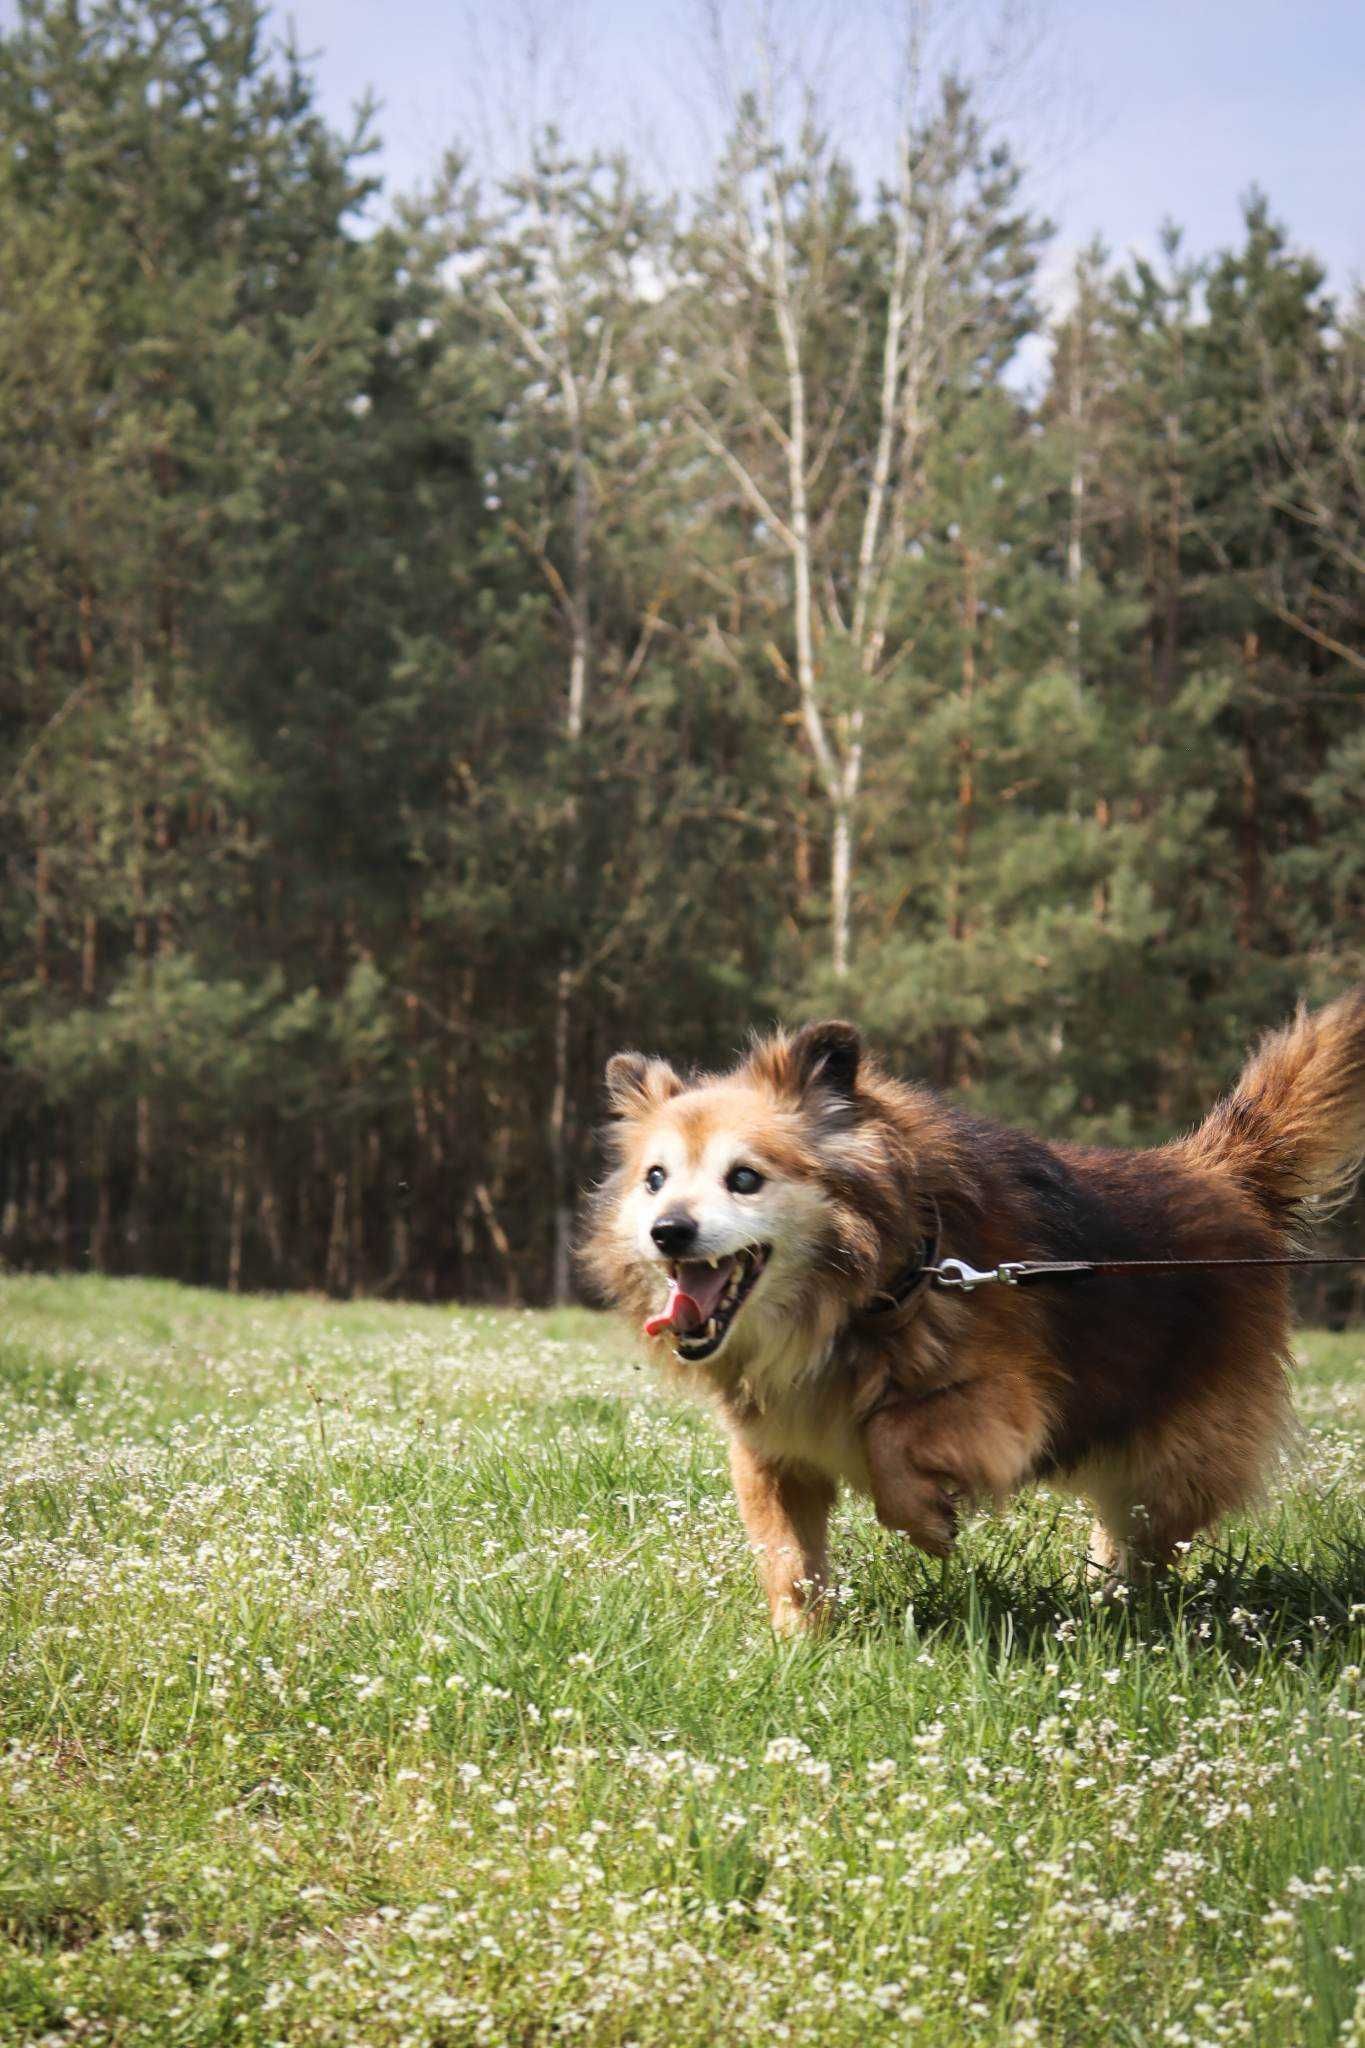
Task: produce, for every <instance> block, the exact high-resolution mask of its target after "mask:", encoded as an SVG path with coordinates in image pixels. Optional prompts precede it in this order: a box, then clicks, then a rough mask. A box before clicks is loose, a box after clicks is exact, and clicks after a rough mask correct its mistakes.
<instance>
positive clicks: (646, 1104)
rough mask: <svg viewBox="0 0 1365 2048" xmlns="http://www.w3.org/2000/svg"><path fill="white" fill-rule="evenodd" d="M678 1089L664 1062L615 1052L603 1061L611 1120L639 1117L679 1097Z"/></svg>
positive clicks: (673, 1075)
mask: <svg viewBox="0 0 1365 2048" xmlns="http://www.w3.org/2000/svg"><path fill="white" fill-rule="evenodd" d="M682 1087H683V1084H682V1082H681V1081H680V1080H679V1078H678V1076H677V1075H676V1074H675V1073H674V1071H673V1069H672V1067H670V1066H669V1064H668V1061H667V1060H651V1059H646V1058H645V1055H644V1054H643V1053H642V1052H618V1053H613V1055H612V1057H611V1058H610V1059H609V1060H608V1061H607V1106H608V1108H609V1109H610V1110H611V1113H612V1115H613V1116H620V1117H635V1116H643V1115H644V1114H645V1113H646V1111H647V1110H651V1109H658V1108H660V1107H661V1106H662V1105H663V1104H664V1103H665V1102H667V1101H669V1100H670V1098H671V1097H672V1096H674V1095H681V1093H682Z"/></svg>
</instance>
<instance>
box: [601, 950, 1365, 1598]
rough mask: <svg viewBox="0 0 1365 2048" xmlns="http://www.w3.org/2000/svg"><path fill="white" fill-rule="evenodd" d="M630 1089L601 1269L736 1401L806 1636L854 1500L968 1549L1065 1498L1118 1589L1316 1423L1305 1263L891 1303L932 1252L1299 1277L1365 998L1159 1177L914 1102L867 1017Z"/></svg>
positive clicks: (1324, 1014) (1339, 1148) (618, 1066)
mask: <svg viewBox="0 0 1365 2048" xmlns="http://www.w3.org/2000/svg"><path fill="white" fill-rule="evenodd" d="M607 1087H608V1092H609V1097H610V1102H611V1107H612V1110H613V1112H614V1117H613V1124H612V1129H611V1143H612V1146H613V1148H614V1152H615V1155H616V1163H615V1170H614V1171H613V1172H612V1174H611V1176H610V1178H609V1179H608V1180H607V1182H606V1183H605V1185H604V1186H603V1187H602V1188H601V1189H600V1190H599V1191H598V1193H597V1196H596V1201H595V1209H594V1215H593V1222H592V1228H591V1235H590V1237H589V1239H588V1242H587V1245H586V1247H585V1253H586V1262H587V1264H588V1266H589V1269H590V1270H591V1272H592V1273H593V1274H594V1276H595V1277H596V1279H597V1281H598V1282H599V1284H600V1285H601V1287H602V1289H603V1290H604V1292H605V1293H606V1294H608V1295H609V1296H610V1297H611V1298H613V1299H614V1300H615V1301H617V1302H619V1303H620V1304H621V1305H622V1306H623V1307H624V1308H626V1309H627V1310H629V1311H631V1312H633V1313H634V1314H635V1315H637V1316H639V1317H640V1318H642V1319H643V1320H644V1326H645V1330H646V1333H647V1335H648V1337H649V1338H650V1340H651V1347H652V1349H653V1350H654V1351H655V1352H656V1353H657V1354H658V1355H659V1357H660V1359H661V1361H662V1362H664V1363H665V1364H666V1365H667V1366H668V1368H669V1369H670V1370H671V1371H672V1372H673V1373H674V1374H675V1375H677V1376H679V1377H680V1378H681V1379H682V1380H684V1381H685V1382H686V1383H687V1384H688V1385H690V1386H692V1387H694V1388H695V1389H697V1390H699V1391H701V1392H703V1393H705V1394H707V1395H709V1397H710V1398H711V1399H712V1401H713V1402H714V1404H715V1406H716V1409H717V1411H718V1413H719V1416H720V1420H721V1422H722V1424H723V1426H724V1427H725V1429H726V1431H727V1432H728V1434H729V1437H730V1458H731V1468H732V1471H733V1474H734V1482H735V1491H736V1493H737V1495H738V1497H739V1505H740V1512H741V1514H742V1515H743V1517H744V1523H745V1527H746V1529H747V1530H748V1533H749V1537H750V1540H751V1542H752V1543H753V1545H754V1547H755V1550H756V1551H757V1552H758V1554H759V1556H760V1558H761V1561H762V1571H763V1576H764V1580H765V1583H766V1587H767V1593H768V1601H769V1606H770V1608H771V1611H772V1616H773V1621H774V1623H775V1625H776V1626H778V1627H779V1628H790V1627H793V1626H798V1625H800V1624H801V1623H802V1622H803V1621H810V1620H814V1619H818V1618H820V1616H821V1614H822V1612H823V1611H824V1605H825V1597H826V1588H827V1577H828V1566H827V1558H826V1548H825V1542H826V1525H827V1522H828V1518H829V1511H830V1507H831V1505H832V1503H833V1500H834V1497H835V1492H836V1488H837V1486H838V1484H839V1482H840V1481H846V1482H847V1483H848V1484H849V1485H851V1486H853V1487H855V1488H857V1489H858V1491H859V1492H862V1493H868V1494H870V1495H871V1496H872V1499H873V1502H874V1504H875V1506H876V1510H877V1514H878V1516H879V1517H880V1519H881V1520H882V1521H883V1522H884V1523H886V1524H887V1525H888V1526H890V1527H891V1528H895V1529H901V1530H904V1531H905V1533H906V1534H907V1535H908V1536H909V1537H910V1538H911V1539H912V1541H914V1542H915V1543H917V1544H919V1545H920V1546H921V1548H922V1549H925V1550H927V1551H930V1552H932V1553H933V1554H935V1555H942V1554H945V1553H946V1552H947V1551H948V1549H949V1548H950V1547H951V1545H952V1543H953V1540H954V1537H955V1534H956V1526H957V1516H958V1512H959V1508H960V1506H961V1505H962V1504H964V1503H967V1502H972V1501H979V1500H993V1501H999V1500H1001V1499H1003V1498H1004V1497H1005V1496H1006V1495H1008V1494H1009V1493H1011V1492H1012V1491H1013V1490H1014V1489H1015V1488H1016V1487H1018V1486H1020V1485H1022V1484H1024V1483H1025V1482H1026V1481H1028V1480H1032V1479H1046V1480H1048V1481H1049V1482H1050V1483H1052V1484H1060V1485H1063V1486H1065V1487H1067V1488H1068V1489H1070V1490H1072V1491H1074V1492H1077V1493H1079V1494H1081V1495H1083V1496H1084V1497H1085V1498H1087V1499H1088V1500H1089V1501H1090V1502H1091V1503H1092V1504H1093V1506H1094V1508H1095V1511H1096V1516H1097V1520H1096V1524H1095V1533H1094V1538H1093V1546H1092V1557H1093V1562H1094V1564H1095V1566H1096V1568H1097V1569H1099V1570H1100V1571H1102V1572H1104V1573H1105V1574H1108V1575H1117V1574H1121V1573H1125V1572H1128V1571H1130V1570H1132V1569H1134V1568H1136V1567H1137V1566H1139V1565H1141V1564H1148V1563H1160V1562H1164V1561H1166V1560H1167V1559H1169V1558H1170V1556H1171V1555H1172V1553H1173V1552H1174V1550H1175V1548H1176V1546H1177V1545H1179V1544H1181V1543H1182V1542H1184V1541H1186V1540H1187V1539H1188V1538H1190V1537H1192V1536H1194V1535H1195V1534H1196V1532H1197V1531H1199V1530H1201V1529H1206V1528H1208V1527H1209V1526H1210V1525H1211V1524H1212V1523H1213V1522H1215V1521H1216V1520H1217V1519H1218V1518H1219V1517H1220V1516H1221V1515H1223V1514H1225V1513H1226V1512H1227V1511H1228V1510H1229V1509H1230V1508H1232V1507H1235V1506H1237V1505H1238V1504H1239V1503H1241V1502H1244V1501H1246V1500H1247V1499H1248V1498H1249V1497H1250V1496H1251V1495H1253V1494H1254V1492H1255V1491H1256V1488H1257V1485H1258V1482H1259V1481H1260V1479H1261V1477H1262V1476H1263V1474H1264V1472H1265V1469H1266V1466H1267V1462H1268V1461H1269V1459H1270V1458H1271V1456H1272V1454H1273V1452H1274V1450H1275V1448H1276V1446H1277V1445H1278V1444H1279V1443H1280V1442H1281V1440H1282V1439H1283V1437H1284V1434H1285V1431H1286V1428H1287V1425H1288V1421H1289V1406H1288V1395H1287V1390H1286V1381H1285V1362H1286V1356H1287V1351H1288V1343H1289V1288H1288V1279H1287V1275H1286V1273H1285V1271H1284V1270H1283V1268H1276V1267H1273V1266H1271V1267H1263V1268H1257V1267H1254V1266H1253V1267H1232V1268H1228V1269H1224V1270H1221V1271H1220V1270H1218V1269H1216V1268H1215V1269H1212V1270H1200V1269H1197V1268H1193V1269H1187V1270H1182V1271H1175V1272H1166V1273H1143V1274H1139V1275H1125V1276H1117V1275H1100V1274H1086V1275H1078V1276H1072V1277H1068V1278H1038V1279H1034V1280H1032V1281H1029V1282H1026V1283H1024V1284H1021V1285H1019V1286H1016V1287H1008V1286H1003V1285H992V1286H985V1287H982V1288H981V1289H979V1290H978V1291H976V1292H973V1293H970V1294H954V1293H949V1292H946V1291H944V1290H942V1289H940V1288H939V1287H937V1286H935V1285H933V1284H923V1285H920V1286H919V1287H917V1288H914V1289H913V1290H912V1291H911V1292H910V1293H909V1294H908V1295H907V1296H906V1298H905V1299H904V1300H903V1301H902V1302H901V1303H900V1304H899V1305H897V1304H895V1303H893V1302H891V1301H889V1300H888V1299H887V1298H886V1292H885V1291H886V1290H891V1291H892V1292H893V1293H894V1292H895V1291H896V1290H897V1289H898V1287H900V1286H901V1285H902V1283H903V1282H904V1279H905V1276H907V1275H908V1276H909V1277H910V1279H911V1280H913V1276H914V1273H915V1270H916V1265H917V1263H918V1262H923V1260H924V1259H925V1256H926V1252H927V1251H929V1250H930V1248H936V1255H937V1257H938V1258H940V1259H942V1258H947V1257H954V1258H959V1259H965V1260H967V1261H968V1262H969V1263H970V1264H971V1265H972V1266H975V1267H992V1266H995V1265H997V1264H998V1263H999V1262H1000V1261H1002V1260H1015V1259H1025V1260H1031V1259H1046V1260H1054V1259H1101V1258H1113V1259H1124V1258H1182V1259H1229V1258H1239V1259H1261V1258H1273V1257H1275V1256H1278V1255H1283V1254H1284V1252H1285V1251H1286V1249H1287V1248H1290V1247H1291V1246H1292V1244H1293V1241H1294V1231H1295V1228H1296V1226H1297V1225H1298V1224H1300V1223H1301V1222H1302V1220H1303V1217H1304V1215H1305V1213H1306V1211H1307V1209H1308V1208H1309V1206H1310V1205H1311V1204H1312V1203H1313V1202H1314V1201H1315V1200H1318V1199H1320V1198H1322V1197H1323V1196H1324V1195H1326V1194H1328V1193H1330V1192H1332V1191H1334V1190H1337V1189H1339V1188H1340V1187H1341V1186H1342V1185H1343V1183H1344V1182H1346V1181H1347V1180H1348V1179H1349V1177H1350V1176H1351V1175H1352V1174H1353V1173H1354V1171H1355V1170H1356V1169H1357V1167H1358V1165H1359V1162H1360V1158H1361V1155H1362V1153H1363V1152H1365V988H1362V989H1358V990H1356V991H1355V992H1354V993H1352V994H1349V995H1346V996H1343V997H1342V998H1340V1000H1338V1001H1337V1002H1335V1003H1333V1004H1332V1005H1331V1006H1330V1007H1329V1008H1327V1009H1325V1010H1322V1011H1320V1012H1319V1013H1317V1014H1316V1015H1308V1014H1306V1013H1300V1015H1299V1017H1298V1018H1297V1019H1296V1021H1295V1022H1294V1023H1292V1024H1291V1025H1289V1026H1288V1027H1287V1029H1285V1030H1284V1031H1281V1032H1280V1033H1278V1034H1277V1035H1275V1036H1274V1037H1272V1038H1270V1039H1268V1040H1267V1041H1266V1043H1265V1044H1264V1045H1263V1046H1262V1047H1261V1048H1260V1050H1259V1051H1258V1052H1257V1053H1256V1055H1255V1056H1254V1057H1253V1059H1252V1060H1251V1062H1250V1064H1249V1065H1248V1067H1247V1068H1246V1071H1245V1072H1244V1074H1243V1075H1242V1078H1241V1080H1240V1082H1239V1083H1238V1085H1237V1087H1236V1089H1235V1090H1234V1092H1233V1094H1232V1095H1231V1096H1230V1097H1228V1099H1227V1100H1226V1101H1224V1102H1223V1103H1221V1104H1220V1105H1219V1106H1218V1107H1217V1108H1216V1109H1215V1110H1214V1111H1213V1113H1212V1115H1211V1116H1210V1117H1209V1118H1208V1119H1207V1121H1206V1122H1205V1123H1204V1124H1202V1125H1201V1126H1200V1128H1199V1129H1198V1130H1197V1131H1195V1132H1194V1133H1193V1134H1192V1135H1191V1136H1189V1137H1186V1138H1181V1139H1178V1140H1177V1141H1176V1142H1175V1143H1173V1144H1170V1145H1164V1146H1162V1147H1160V1148H1159V1149H1158V1150H1155V1151H1147V1152H1118V1151H1107V1150H1100V1149H1098V1148H1092V1147H1085V1146H1079V1145H1048V1144H1045V1143H1043V1142H1042V1141H1041V1140H1039V1139H1037V1138H1032V1137H1027V1136H1025V1135H1023V1134H1022V1133H1020V1132H1018V1131H1012V1130H1008V1129H1005V1128H1003V1127H1002V1126H1000V1125H995V1124H989V1123H986V1122H983V1121H982V1120H980V1119H978V1118H976V1117H972V1116H969V1115H966V1114H964V1113H963V1112H962V1111H961V1110H959V1109H956V1108H954V1107H952V1106H951V1105H949V1104H948V1103H946V1102H943V1101H941V1100H939V1099H938V1098H937V1097H935V1096H934V1095H933V1094H931V1093H929V1092H928V1091H927V1090H925V1089H922V1088H916V1087H908V1086H906V1085H905V1084H904V1083H902V1082H899V1081H895V1080H892V1079H890V1078H889V1077H888V1076H887V1075H886V1074H884V1073H882V1072H881V1071H880V1070H879V1069H878V1068H877V1067H875V1066H874V1065H873V1064H872V1063H871V1062H870V1061H868V1060H866V1059H864V1058H862V1057H861V1054H860V1047H859V1041H858V1034H857V1032H856V1031H855V1029H854V1028H853V1026H852V1025H850V1024H844V1023H827V1024H812V1025H808V1026H806V1028H805V1029H803V1030H801V1031H798V1032H797V1033H796V1035H795V1036H794V1037H788V1036H786V1035H785V1034H782V1033H779V1034H778V1035H776V1036H775V1037H772V1038H770V1039H767V1040H765V1041H763V1042H762V1043H760V1044H758V1045H757V1046H756V1047H755V1049H754V1051H753V1052H752V1053H751V1054H750V1056H749V1057H748V1059H747V1060H745V1061H744V1062H743V1063H742V1064H741V1065H740V1066H738V1067H737V1068H736V1069H735V1070H734V1071H733V1072H731V1073H728V1074H722V1075H718V1076H713V1075H703V1076H700V1077H697V1078H694V1079H690V1080H687V1081H684V1080H682V1079H680V1078H679V1076H678V1075H677V1074H676V1073H674V1071H673V1069H672V1068H671V1067H670V1066H669V1065H668V1064H667V1063H666V1062H665V1061H663V1060H658V1059H645V1058H643V1057H642V1056H641V1055H640V1054H638V1053H619V1054H618V1055H617V1056H616V1058H615V1059H613V1060H612V1061H611V1062H610V1064H609V1065H608V1068H607Z"/></svg>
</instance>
